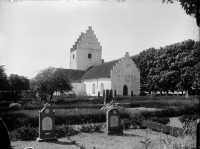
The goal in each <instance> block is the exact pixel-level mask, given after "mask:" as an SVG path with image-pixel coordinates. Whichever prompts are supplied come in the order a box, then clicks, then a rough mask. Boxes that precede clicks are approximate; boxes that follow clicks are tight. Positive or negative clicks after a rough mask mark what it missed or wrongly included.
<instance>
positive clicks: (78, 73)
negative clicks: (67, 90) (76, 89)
mask: <svg viewBox="0 0 200 149" xmlns="http://www.w3.org/2000/svg"><path fill="white" fill-rule="evenodd" d="M63 71H64V72H65V73H66V74H67V77H68V79H69V81H70V82H71V83H81V80H82V78H83V76H84V75H85V73H86V71H84V70H75V69H63Z"/></svg>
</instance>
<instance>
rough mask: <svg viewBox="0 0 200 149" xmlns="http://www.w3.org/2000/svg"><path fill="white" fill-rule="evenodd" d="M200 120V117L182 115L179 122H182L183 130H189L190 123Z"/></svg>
mask: <svg viewBox="0 0 200 149" xmlns="http://www.w3.org/2000/svg"><path fill="white" fill-rule="evenodd" d="M198 118H199V115H182V116H181V117H179V120H180V121H181V123H182V125H183V128H185V129H186V128H188V127H189V125H190V123H192V122H194V121H195V120H197V119H198Z"/></svg>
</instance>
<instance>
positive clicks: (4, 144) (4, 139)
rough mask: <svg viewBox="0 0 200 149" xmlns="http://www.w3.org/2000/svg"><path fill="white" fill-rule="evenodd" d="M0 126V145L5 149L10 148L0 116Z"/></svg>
mask: <svg viewBox="0 0 200 149" xmlns="http://www.w3.org/2000/svg"><path fill="white" fill-rule="evenodd" d="M0 128H1V133H0V135H1V147H3V148H5V149H12V147H11V142H10V136H9V133H8V129H7V127H6V125H5V123H4V122H3V120H2V119H1V118H0Z"/></svg>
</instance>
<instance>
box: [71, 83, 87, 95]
mask: <svg viewBox="0 0 200 149" xmlns="http://www.w3.org/2000/svg"><path fill="white" fill-rule="evenodd" d="M71 85H72V87H73V89H72V91H73V92H74V93H75V94H76V95H83V94H85V93H86V92H85V91H86V90H85V89H86V88H85V84H84V83H71Z"/></svg>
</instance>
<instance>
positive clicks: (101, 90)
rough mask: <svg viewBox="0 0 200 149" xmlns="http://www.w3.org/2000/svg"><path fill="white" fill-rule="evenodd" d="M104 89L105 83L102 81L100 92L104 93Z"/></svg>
mask: <svg viewBox="0 0 200 149" xmlns="http://www.w3.org/2000/svg"><path fill="white" fill-rule="evenodd" d="M103 90H104V85H103V83H101V86H100V94H103Z"/></svg>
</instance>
